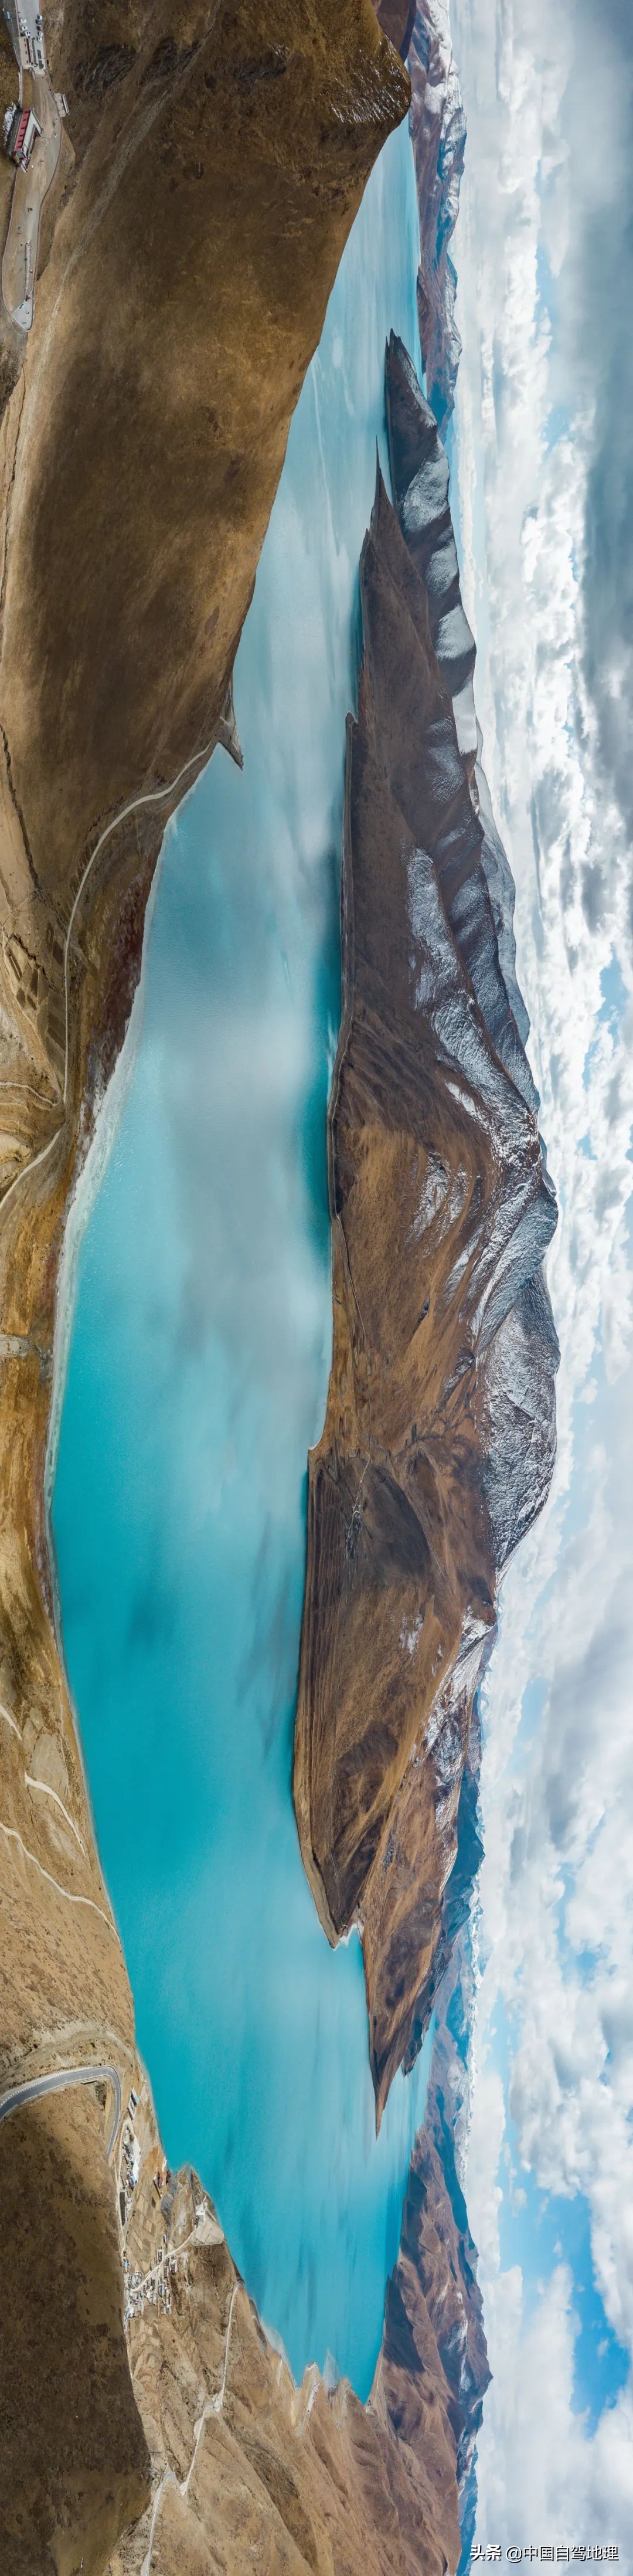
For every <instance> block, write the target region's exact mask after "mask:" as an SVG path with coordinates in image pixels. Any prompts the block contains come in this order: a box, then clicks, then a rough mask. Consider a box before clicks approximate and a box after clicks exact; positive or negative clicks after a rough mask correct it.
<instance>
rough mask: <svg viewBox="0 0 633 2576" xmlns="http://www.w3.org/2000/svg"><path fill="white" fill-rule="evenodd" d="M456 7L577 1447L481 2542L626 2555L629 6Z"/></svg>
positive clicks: (511, 1845) (468, 306) (494, 2089)
mask: <svg viewBox="0 0 633 2576" xmlns="http://www.w3.org/2000/svg"><path fill="white" fill-rule="evenodd" d="M451 29H452V41H453V47H454V52H455V56H456V61H457V66H458V71H459V77H460V82H461V89H462V95H463V98H464V104H465V109H466V119H467V129H468V132H467V144H466V161H465V174H464V179H463V182H462V196H461V206H460V215H459V221H458V226H457V231H456V235H455V243H454V252H455V263H456V268H457V274H458V297H457V316H456V318H457V321H458V325H459V329H460V333H461V337H462V342H463V354H462V360H461V365H460V371H459V376H458V385H457V400H456V419H455V437H454V450H453V453H454V476H455V477H456V480H457V491H456V492H455V491H454V504H455V505H456V506H455V515H456V519H457V522H458V528H459V537H460V553H461V562H462V576H463V591H464V600H465V606H466V609H467V612H468V614H469V616H470V618H471V622H472V624H473V628H474V631H475V634H476V636H477V643H478V666H477V672H476V682H475V687H476V699H477V708H478V714H479V719H480V723H481V725H482V729H483V736H484V748H483V760H484V766H485V768H486V771H487V775H488V779H489V783H490V787H491V791H492V797H493V804H494V808H495V813H496V818H497V822H498V824H499V828H500V830H501V832H502V834H503V837H504V840H505V843H506V847H507V850H508V855H509V857H510V860H511V864H512V868H513V873H514V876H515V879H516V885H517V910H516V930H517V954H518V968H519V979H520V981H521V984H522V988H523V991H524V994H525V998H526V1002H527V1005H528V1009H529V1012H530V1017H531V1021H532V1036H531V1040H530V1048H529V1052H530V1055H531V1061H532V1065H533V1069H534V1072H535V1075H536V1079H537V1082H538V1085H539V1090H540V1093H541V1103H542V1107H541V1123H542V1129H543V1134H544V1136H545V1139H546V1142H547V1148H548V1159H549V1164H550V1169H551V1171H552V1173H553V1177H554V1180H555V1182H556V1187H557V1191H558V1196H559V1203H560V1211H561V1213H560V1223H559V1229H558V1233H557V1236H556V1238H555V1241H554V1245H553V1248H552V1251H551V1254H550V1256H549V1259H548V1278H549V1284H550V1290H551V1295H552V1300H553V1305H554V1314H555V1320H556V1324H557V1329H558V1334H559V1339H560V1343H561V1352H562V1358H561V1369H560V1377H559V1386H558V1458H557V1466H556V1472H555V1477H554V1484H553V1489H552V1494H551V1498H550V1502H549V1505H548V1507H547V1510H546V1512H545V1514H544V1515H543V1517H542V1519H541V1520H540V1521H539V1523H538V1524H537V1526H536V1528H535V1529H534V1531H533V1532H532V1533H531V1535H530V1537H529V1539H528V1540H527V1542H526V1543H525V1544H524V1546H523V1547H522V1549H521V1551H520V1553H519V1555H518V1557H517V1559H516V1561H515V1563H513V1564H512V1565H511V1567H510V1569H509V1572H508V1574H507V1576H506V1580H505V1583H504V1586H503V1592H502V1596H501V1621H500V1637H499V1643H498V1646H497V1650H496V1654H495V1656H494V1658H493V1661H492V1663H491V1666H490V1668H489V1675H488V1680H487V1685H486V1693H485V1707H484V1721H485V1750H484V1760H483V1769H482V1789H481V1799H482V1818H483V1831H484V1841H485V1858H484V1863H483V1868H482V1873H481V1882H480V1890H479V1905H478V1917H477V1923H476V1942H477V1957H478V1993H477V2016H476V2025H475V2032H474V2039H473V2055H472V2120H471V2129H470V2139H469V2146H468V2160H467V2173H466V2188H467V2199H468V2210H469V2218H470V2223H471V2226H472V2229H473V2234H474V2236H475V2240H476V2242H477V2243H478V2245H479V2250H480V2263H479V2277H480V2282H481V2286H482V2289H483V2293H484V2303H485V2319H486V2329H487V2335H488V2344H489V2355H490V2362H491V2367H492V2371H493V2382H492V2386H491V2389H490V2392H489V2395H488V2398H487V2400H486V2405H485V2412H484V2424H483V2429H482V2434H481V2437H480V2442H479V2462H478V2474H479V2505H478V2520H477V2541H478V2543H479V2544H483V2545H484V2546H487V2545H488V2544H491V2543H496V2542H501V2544H502V2546H503V2548H504V2553H505V2549H506V2547H507V2546H510V2545H512V2546H515V2547H520V2546H525V2545H534V2544H536V2545H539V2546H540V2544H542V2543H548V2542H549V2543H553V2544H554V2547H555V2548H556V2546H557V2545H558V2544H562V2545H563V2546H564V2545H569V2546H570V2547H573V2545H574V2544H578V2543H579V2544H583V2543H584V2544H587V2543H592V2544H596V2543H617V2544H618V2546H619V2555H620V2563H621V2564H622V2565H623V2566H625V2567H628V2568H633V2382H632V2377H631V2359H632V2354H633V1972H632V1958H633V1723H632V1720H633V1687H632V1680H631V1676H632V1673H633V1512H632V1509H631V1493H632V1486H633V1479H632V1477H631V1468H630V1458H631V1449H632V1439H633V1362H632V1355H631V1291H632V1257H631V1255H632V1229H631V1190H632V1187H633V1163H632V1161H631V1148H630V1139H631V1112H632V1079H631V1037H632V1035H633V965H632V938H633V901H632V890H631V872H632V847H633V728H632V724H631V697H632V683H633V438H632V431H631V422H632V418H633V333H632V328H631V319H630V317H631V313H632V312H633V219H632V215H631V202H632V198H631V186H632V181H633V11H632V10H631V8H630V0H606V5H605V0H594V5H593V6H592V7H589V5H588V0H451Z"/></svg>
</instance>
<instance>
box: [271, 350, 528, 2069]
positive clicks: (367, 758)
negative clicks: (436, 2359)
mask: <svg viewBox="0 0 633 2576" xmlns="http://www.w3.org/2000/svg"><path fill="white" fill-rule="evenodd" d="M387 412H388V422H389V435H390V448H391V460H392V477H393V488H394V496H395V503H396V507H395V508H393V507H392V505H391V503H390V502H389V500H388V498H387V494H386V492H385V489H384V486H383V483H382V481H381V478H380V476H379V477H378V484H377V492H376V502H375V508H374V513H373V518H372V524H371V529H370V531H369V535H368V537H367V539H366V542H365V546H364V550H363V556H362V560H361V602H362V619H363V663H362V671H361V680H360V690H359V710H358V718H357V720H356V721H351V720H350V724H349V730H348V750H347V780H346V800H345V833H344V855H343V886H342V944H343V1016H342V1024H341V1034H340V1039H339V1046H338V1052H337V1058H336V1065H335V1071H334V1080H333V1086H332V1095H331V1102H330V1111H329V1182H330V1206H331V1217H332V1266H333V1304H334V1348H333V1361H332V1372H331V1378H330V1387H329V1395H328V1406H327V1415H326V1422H325V1427H324V1432H323V1436H322V1439H321V1441H320V1443H319V1446H318V1448H317V1449H316V1450H314V1451H313V1452H312V1454H311V1457H310V1462H309V1506H308V1555H307V1571H306V1589H305V1604H304V1620H303V1632H302V1650H301V1672H300V1686H299V1705H298V1713H297V1727H296V1741H295V1804H296V1811H297V1821H298V1826H299V1832H300V1837H301V1845H302V1851H303V1856H304V1861H305V1866H306V1869H307V1872H308V1875H309V1878H310V1881H311V1885H312V1887H313V1890H314V1895H315V1899H316V1903H317V1905H318V1908H319V1912H320V1915H321V1919H322V1922H323V1924H324V1926H325V1928H326V1930H327V1932H328V1935H329V1937H330V1939H331V1940H334V1941H335V1940H336V1939H338V1937H339V1936H340V1934H341V1933H343V1932H345V1931H347V1930H348V1929H349V1926H350V1924H352V1923H353V1922H357V1923H359V1925H360V1926H361V1927H362V1935H363V1948H364V1957H365V1979H366V1988H367V2001H368V2011H369V2031H370V2056H371V2064H372V2071H373V2077H374V2085H375V2093H376V2107H377V2117H378V2118H380V2114H381V2110H382V2107H383V2104H384V2101H385V2098H386V2095H387V2092H388V2089H389V2085H390V2083H391V2080H392V2077H393V2075H394V2073H395V2071H396V2068H397V2067H398V2066H399V2065H400V2064H402V2063H403V2061H404V2063H405V2064H410V2063H411V2058H412V2055H413V2054H414V2053H415V2050H416V2048H417V2046H419V2042H420V2038H421V2035H422V2032H423V2030H424V2028H425V2027H426V2025H427V2023H428V2019H429V2015H430V2011H431V2006H432V2001H433V1995H434V1991H435V1988H436V1985H437V1980H438V1975H439V1973H440V1968H441V1965H442V1964H443V1957H444V1950H443V1932H442V1901H443V1893H444V1889H445V1887H446V1883H447V1879H448V1877H449V1873H450V1871H451V1868H452V1865H453V1861H454V1857H455V1848H456V1819H457V1811H458V1803H459V1796H460V1785H461V1780H462V1774H463V1769H464V1762H465V1758H466V1754H467V1749H468V1741H469V1731H470V1723H471V1712H472V1706H473V1698H474V1693H475V1690H476V1687H477V1682H478V1680H479V1678H480V1675H481V1672H482V1669H483V1665H484V1661H485V1659H486V1656H487V1654H488V1653H489V1651H490V1645H491V1641H492V1636H493V1634H494V1624H495V1594H496V1582H497V1576H498V1573H499V1569H500V1566H501V1565H502V1564H503V1563H504V1562H505V1560H506V1558H507V1556H508V1554H509V1552H510V1550H511V1548H512V1547H513V1546H514V1545H515V1544H516V1542H517V1539H518V1537H519V1536H520V1535H521V1534H522V1532H523V1531H524V1529H525V1528H526V1527H527V1526H528V1525H529V1522H530V1520H531V1519H533V1517H534V1515H535V1513H536V1512H537V1511H538V1510H539V1509H540V1507H541V1505H542V1502H543V1500H544V1497H545V1494H546V1492H547V1488H548V1483H549V1480H550V1477H551V1472H552V1467H553V1458H554V1440H555V1413H554V1371H555V1367H556V1361H557V1345H556V1337H555V1334H554V1330H553V1325H552V1320H551V1310H550V1307H549V1301H548V1297H547V1291H546V1288H545V1283H544V1278H543V1273H542V1260H543V1254H544V1252H545V1249H546V1246H547V1243H548V1242H549V1240H550V1237H551V1233H552V1230H553V1227H554V1224H555V1222H556V1207H555V1200H554V1195H553V1191H552V1187H551V1183H550V1181H549V1179H548V1176H547V1172H546V1168H545V1162H544V1155H543V1150H542V1147H541V1143H540V1139H539V1135H538V1127H537V1100H536V1094H535V1091H534V1086H533V1083H532V1078H531V1075H530V1071H529V1067H528V1065H527V1062H526V1058H525V1054H524V1049H523V1045H522V1041H521V1037H520V1033H519V1029H518V1026H517V1021H516V1018H515V1014H514V1010H513V1008H512V1003H511V999H510V995H509V993H508V989H507V986H506V983H505V979H504V975H503V971H502V966H501V960H500V953H499V937H498V934H497V928H496V923H495V911H494V907H493V901H492V898H491V892H490V888H489V884H488V877H487V873H486V864H485V833H484V828H483V825H482V822H481V820H480V816H479V813H478V798H477V789H476V782H475V777H474V757H475V748H476V743H475V740H474V739H473V730H472V725H471V728H470V735H469V725H468V707H467V698H468V691H469V690H470V691H471V701H472V681H471V673H472V662H473V658H474V655H473V646H472V638H471V637H470V635H469V630H468V628H467V625H466V620H465V618H464V615H463V610H462V607H461V601H460V597H459V582H458V576H457V565H456V558H455V551H454V544H453V537H452V528H451V523H450V514H449V511H448V501H447V468H446V460H445V457H444V454H443V450H442V448H441V446H440V443H439V440H438V437H437V430H436V424H435V421H434V418H433V415H432V413H431V411H430V410H429V407H428V405H427V404H426V403H425V401H424V398H423V396H422V394H421V392H420V389H419V387H418V385H417V384H416V380H415V376H414V373H413V369H412V367H411V364H410V361H409V360H408V358H407V356H406V352H405V351H404V350H403V349H402V346H401V344H400V343H397V342H395V341H392V343H391V344H390V348H389V352H388V361H387Z"/></svg>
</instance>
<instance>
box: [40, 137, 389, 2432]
mask: <svg viewBox="0 0 633 2576" xmlns="http://www.w3.org/2000/svg"><path fill="white" fill-rule="evenodd" d="M417 241H418V231H417V209H416V201H415V185H414V175H413V164H412V159H411V151H410V144H409V138H408V133H407V131H406V129H405V130H404V131H402V130H401V132H400V133H399V134H398V135H397V136H395V137H394V138H393V139H392V141H391V143H390V144H389V145H388V146H387V148H386V150H385V152H384V153H383V155H382V157H381V161H380V163H379V165H378V168H377V170H376V171H375V172H374V175H373V178H372V180H371V181H370V184H369V187H368V189H367V192H366V196H365V199H364V202H363V206H362V207H361V210H360V214H359V216H358V219H357V222H356V225H355V227H354V232H353V234H352V236H351V239H350V242H349V244H348V247H347V251H346V253H345V256H344V259H343V263H342V266H341V270H340V273H339V277H338V279H337V282H336V286H335V289H334V293H333V295H332V298H331V302H330V306H329V310H328V315H327V319H326V324H325V329H324V333H323V339H322V343H321V347H320V350H319V352H318V353H317V356H316V358H315V360H314V361H313V364H312V367H311V368H310V371H309V375H308V377H307V379H306V383H305V386H304V389H303V393H302V396H301V400H300V403H299V406H298V409H297V412H296V415H295V418H294V421H293V424H292V428H291V432H290V438H289V442H288V453H287V459H286V465H285V468H284V474H283V478H282V482H281V486H280V490H279V493H278V496H277V501H276V503H275V508H274V511H273V514H272V518H271V522H270V527H269V531H268V535H267V539H266V543H265V546H264V550H263V554H262V558H261V563H260V567H259V571H258V575H257V583H256V589H255V597H254V600H253V605H252V608H251V610H250V613H249V617H248V619H247V623H246V626H245V629H244V634H243V637H242V642H241V645H240V649H239V653H238V657H237V663H236V671H235V705H236V714H237V721H238V726H239V730H240V736H241V740H242V745H243V751H244V773H243V775H242V776H240V775H239V773H238V772H237V770H236V769H235V768H234V767H233V766H232V765H231V764H230V762H229V761H228V760H227V758H226V756H225V755H224V754H223V753H221V752H216V754H215V756H214V759H213V761H212V762H211V764H210V767H209V769H208V770H207V772H206V774H205V776H204V778H203V779H202V780H201V781H200V782H199V783H198V785H197V787H196V789H195V790H194V792H193V793H192V795H191V796H190V797H189V799H188V800H187V803H186V805H185V806H184V807H183V809H182V810H181V813H180V816H179V818H178V820H177V822H176V824H175V826H174V827H172V829H171V830H170V832H169V834H168V837H167V842H166V848H165V856H164V863H163V869H162V876H161V880H160V885H159V890H158V896H157V902H156V908H155V912H154V917H153V923H152V929H151V937H150V941H149V949H148V957H147V966H146V982H145V994H144V1014H143V1028H142V1035H141V1039H140V1044H139V1050H138V1056H137V1061H136V1065H135V1069H134V1073H133V1077H132V1081H131V1084H130V1088H129V1091H128V1095H127V1099H126V1102H125V1107H124V1111H123V1116H122V1120H121V1124H120V1127H119V1130H118V1134H117V1137H116V1141H115V1144H114V1148H113V1151H112V1155H111V1158H110V1161H109V1164H108V1167H107V1170H106V1173H105V1177H104V1178H103V1181H102V1184H101V1188H100V1191H99V1194H98V1197H97V1199H96V1202H95V1205H94V1207H93V1210H92V1214H91V1216H90V1219H89V1223H88V1227H87V1231H86V1234H85V1237H84V1240H83V1244H82V1247H81V1251H80V1255H79V1265H78V1280H77V1302H76V1311H75V1317H74V1324H73V1331H72V1338H71V1345H70V1356H69V1365H68V1378H67V1385H66V1392H65V1399H64V1404H63V1409H62V1417H61V1428H60V1438H59V1453H58V1460H57V1471H56V1481H55V1489H54V1503H53V1522H54V1533H55V1541H56V1548H57V1557H58V1567H59V1582H60V1596H61V1604H62V1615H63V1630H64V1642H65V1650H66V1656H67V1662H68V1668H69V1674H70V1680H71V1685H72V1689H73V1692H74V1696H75V1700H76V1704H77V1708H78V1712H79V1722H80V1729H81V1735H82V1741H83V1746H84V1752H85V1758H86V1765H87V1772H88V1778H89V1783H90V1790H91V1795H92V1799H93V1806H94V1814H95V1821H96V1829H97V1836H98V1842H99V1848H100V1853H101V1858H102V1863H103V1866H104V1869H105V1873H106V1877H107V1880H108V1884H109V1887H110V1891H111V1894H112V1898H113V1902H114V1905H115V1908H116V1913H117V1917H118V1921H119V1924H120V1928H121V1933H122V1937H123V1943H124V1948H125V1954H126V1959H127V1964H128V1968H129V1972H130V1976H131V1980H132V1986H133V1990H134V1996H135V2003H136V2013H137V2027H138V2037H139V2045H140V2047H141V2050H142V2052H143V2055H144V2057H145V2059H146V2062H147V2065H148V2068H149V2072H150V2076H151V2080H152V2084H153V2088H154V2094H155V2099H156V2107H157V2112H158V2118H159V2121H160V2125H161V2130H162V2135H163V2140H164V2145H165V2150H166V2154H167V2156H168V2158H169V2161H170V2163H171V2164H172V2165H177V2164H178V2163H180V2162H182V2161H184V2160H185V2159H187V2160H190V2161H191V2162H192V2163H193V2164H194V2165H195V2166H196V2167H197V2169H198V2171H199V2172H200V2174H201V2176H202V2179H203V2181H204V2183H205V2185H206V2187H207V2189H208V2190H209V2191H210V2193H211V2194H212V2196H213V2199H214V2201H215V2203H216V2206H217V2208H218V2211H219V2215H220V2217H221V2220H222V2223H223V2225H224V2226H225V2227H226V2231H227V2235H228V2238H229V2242H230V2245H231V2250H232V2252H233V2254H234V2256H235V2258H236V2261H237V2262H238V2264H239V2266H240V2268H241V2269H242V2270H243V2272H244V2274H245V2278H246V2281H247V2285H248V2288H249V2290H250V2291H251V2292H252V2293H253V2295H254V2297H255V2298H256V2300H257V2303H258V2306H259V2308H260V2312H261V2314H262V2315H263V2317H264V2319H265V2321H266V2322H267V2324H269V2325H270V2326H271V2327H272V2328H274V2329H275V2331H276V2333H277V2334H278V2335H279V2336H281V2338H282V2339H283V2342H284V2344H285V2347H286V2350H287V2352H288V2356H289V2359H290V2362H291V2366H292V2369H293V2371H294V2372H295V2375H296V2376H299V2375H300V2373H301V2371H302V2370H303V2368H304V2367H305V2365H306V2363H307V2362H308V2361H310V2360H313V2359H315V2360H317V2361H318V2362H319V2363H320V2364H321V2365H323V2363H324V2361H325V2358H326V2354H327V2352H328V2350H329V2352H330V2353H331V2354H332V2356H333V2358H334V2361H335V2363H336V2366H337V2367H338V2369H340V2370H344V2371H346V2372H348V2373H349V2375H350V2377H351V2379H352V2381H353V2383H354V2385H355V2387H356V2389H357V2390H358V2393H359V2395H360V2396H361V2397H365V2396H366V2395H367V2393H368V2390H369V2386H370V2383H371V2378H372V2374H373V2369H374V2365H375V2361H376V2356H377V2351H378V2346H379V2341H380V2332H381V2325H382V2311H383V2302H384V2288H385V2278H386V2274H387V2271H388V2270H389V2269H390V2267H391V2265H392V2264H393V2261H394V2259H395V2255H396V2252H397V2245H398V2238H399V2231H400V2215H401V2205H402V2197H403V2191H404V2186H405V2182H406V2175H407V2167H408V2160H409V2153H410V2148H411V2144H412V2141H413V2136H414V2133H415V2130H416V2127H417V2126H418V2125H419V2123H420V2120H421V2118H422V2116H423V2109H424V2099H425V2091H426V2082H427V2072H428V2049H427V2050H426V2051H425V2052H424V2055H423V2057H422V2058H421V2059H420V2061H419V2062H418V2066H417V2068H416V2069H415V2070H414V2073H413V2075H412V2077H411V2078H410V2079H409V2081H408V2082H407V2083H405V2082H404V2080H403V2078H402V2077H398V2078H397V2080H396V2082H395V2084H394V2086H393V2089H392V2094H391V2097H390V2101H389V2104H388V2107H387V2111H386V2114H385V2118H384V2121H383V2126H382V2130H381V2135H380V2139H379V2140H378V2142H376V2140H375V2135H374V2111H373V2095H372V2087H371V2081H370V2076H369V2066H368V2056H367V2026H366V2009H365V1996H364V1983H363V1968H362V1956H361V1950H360V1944H359V1941H358V1939H357V1937H356V1935H353V1936H352V1938H351V1939H350V1941H349V1942H348V1943H347V1944H346V1945H342V1946H341V1947H340V1948H339V1949H338V1951H336V1952H332V1951H330V1949H329V1947H328V1944H327V1942H326V1939H325V1936H324V1934H323V1933H322V1931H321V1928H320V1926H319V1923H318V1921H317V1917H316V1913H315V1910H314V1906H313V1902H312V1898H311V1896H310V1892H309V1889H308V1886H307V1882H306V1880H305V1877H304V1874H303V1870H302V1866H301V1860H300V1854H299V1846H298V1841H297V1835H296V1827H295V1823H294V1815H293V1809H292V1798H291V1762H292V1733H293V1723H294V1707H295V1697H296V1684H297V1669H298V1655H299V1636H300V1623H301V1606H302V1594H303V1578H304V1555H305V1508H306V1455H307V1450H308V1446H309V1445H310V1443H312V1442H314V1441H315V1440H316V1439H318V1437H319V1433H320V1430H321V1426H322V1421H323V1413H324V1407H325V1398H326V1389H327V1376H328V1368H329V1359H330V1345H331V1300H330V1242H329V1220H328V1208H327V1190H326V1165H325V1110H326V1101H327V1093H328V1087H329V1079H330V1072H331V1065H332V1060H333V1053H334V1048H335V1044H336V1034H337V1027H338V1017H339V1003H340V986H339V933H338V901H339V866H340V840H341V819H342V802H343V763H344V737H345V716H346V713H347V709H348V707H349V706H351V705H353V704H354V702H355V694H356V666H357V654H358V641H359V636H358V557H359V553H360V547H361V544H362V539H363V535H364V531H365V527H366V525H367V521H368V518H369V514H370V510H371V504H372V498H373V489H374V480H375V449H376V439H377V438H378V439H379V443H380V448H381V456H382V462H383V467H384V469H385V471H386V470H387V460H386V442H385V436H384V397H383V359H384V342H385V337H386V334H387V332H388V331H389V329H391V328H392V327H393V328H395V329H396V330H398V331H400V332H401V333H402V336H403V338H404V340H405V341H406V343H407V346H408V347H409V348H410V349H411V350H412V352H413V354H414V356H415V359H416V363H418V364H419V344H418V338H417V320H416V295H415V280H416V266H417Z"/></svg>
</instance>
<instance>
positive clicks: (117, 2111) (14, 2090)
mask: <svg viewBox="0 0 633 2576" xmlns="http://www.w3.org/2000/svg"><path fill="white" fill-rule="evenodd" d="M70 2084H111V2085H112V2090H113V2093H114V2109H113V2119H112V2126H111V2129H110V2135H109V2138H108V2140H107V2143H106V2155H107V2158H108V2163H109V2162H110V2159H111V2157H112V2155H113V2154H114V2149H115V2146H116V2141H117V2138H118V2134H119V2128H120V2124H121V2109H122V2095H121V2079H120V2076H119V2075H117V2070H116V2066H57V2067H56V2068H55V2072H54V2074H53V2075H34V2076H32V2077H31V2080H30V2082H29V2083H28V2084H14V2085H13V2086H12V2087H11V2090H10V2091H9V2092H7V2093H2V2094H0V2120H7V2119H8V2117H9V2112H10V2111H20V2110H21V2109H22V2107H23V2104H24V2103H25V2102H39V2101H40V2099H41V2096H42V2094H43V2093H64V2092H65V2091H66V2089H67V2087H68V2085H70Z"/></svg>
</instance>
